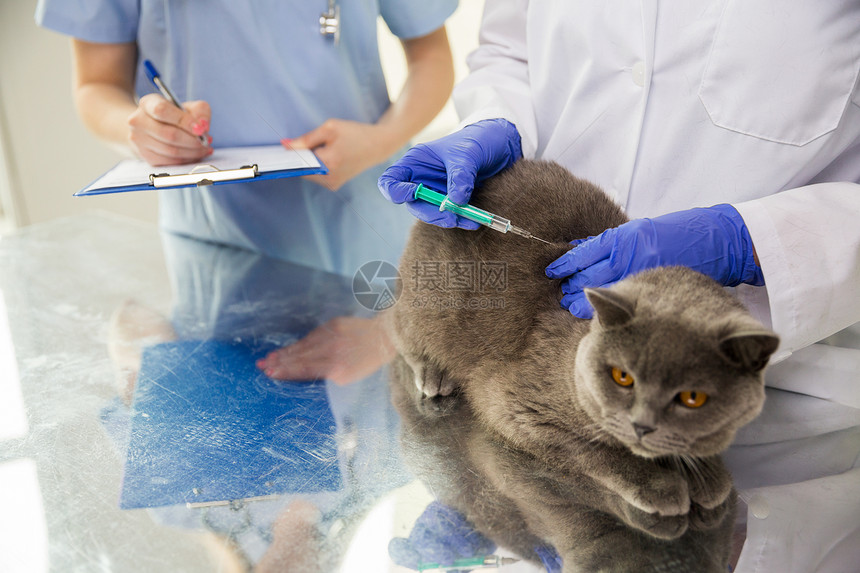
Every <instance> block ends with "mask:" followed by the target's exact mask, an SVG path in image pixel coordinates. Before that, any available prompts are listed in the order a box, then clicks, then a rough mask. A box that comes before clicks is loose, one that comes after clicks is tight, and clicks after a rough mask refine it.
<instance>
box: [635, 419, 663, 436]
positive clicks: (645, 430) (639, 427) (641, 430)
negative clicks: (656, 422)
mask: <svg viewBox="0 0 860 573" xmlns="http://www.w3.org/2000/svg"><path fill="white" fill-rule="evenodd" d="M633 429H634V430H635V431H636V436H637V437H638V438H639V439H642V436H644V435H645V434H650V433H651V432H653V431H654V430H656V429H657V428H652V427H651V426H645V425H643V424H637V423H635V422H634V423H633Z"/></svg>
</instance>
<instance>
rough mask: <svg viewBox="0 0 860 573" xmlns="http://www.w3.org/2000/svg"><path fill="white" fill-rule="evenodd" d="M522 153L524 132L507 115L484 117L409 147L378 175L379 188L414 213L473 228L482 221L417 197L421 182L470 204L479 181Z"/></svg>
mask: <svg viewBox="0 0 860 573" xmlns="http://www.w3.org/2000/svg"><path fill="white" fill-rule="evenodd" d="M522 156H523V151H522V144H521V142H520V133H519V132H518V131H517V128H516V126H514V124H512V123H510V122H509V121H507V120H504V119H485V120H483V121H479V122H477V123H473V124H472V125H467V126H466V127H464V128H463V129H461V130H460V131H457V132H454V133H452V134H451V135H446V136H445V137H442V138H440V139H437V140H435V141H430V142H428V143H420V144H418V145H416V146H415V147H413V148H412V149H410V150H409V151H407V152H406V153H405V154H404V155H403V157H401V158H400V159H399V160H398V161H397V162H396V163H394V165H392V166H391V167H389V168H388V169H386V170H385V172H384V173H383V174H382V176H381V177H380V178H379V190H380V191H381V192H382V194H383V195H385V198H386V199H388V200H389V201H392V202H394V203H404V202H405V203H406V207H407V209H409V212H410V213H412V214H413V215H415V216H416V217H418V218H419V219H421V220H422V221H425V222H427V223H432V224H434V225H438V226H440V227H460V228H461V229H469V230H474V229H477V228H478V227H480V225H478V223H475V222H474V221H470V220H468V219H464V218H463V217H460V216H458V215H455V214H454V213H451V212H449V211H440V210H439V207H437V206H436V205H431V204H430V203H426V202H424V201H415V199H414V194H415V189H416V188H417V187H418V184H419V183H423V184H424V185H425V186H427V187H429V188H431V189H434V190H436V191H439V192H440V193H444V192H445V191H446V190H447V193H448V196H449V197H450V199H451V201H453V202H454V203H457V204H458V205H465V204H467V203H468V202H469V199H470V198H471V196H472V190H473V189H474V188H475V184H476V183H480V182H481V181H483V180H484V179H487V178H488V177H492V176H493V175H495V174H496V173H498V172H499V171H502V170H503V169H505V168H507V167H510V166H511V165H513V164H514V162H515V161H517V160H518V159H520V158H521V157H522Z"/></svg>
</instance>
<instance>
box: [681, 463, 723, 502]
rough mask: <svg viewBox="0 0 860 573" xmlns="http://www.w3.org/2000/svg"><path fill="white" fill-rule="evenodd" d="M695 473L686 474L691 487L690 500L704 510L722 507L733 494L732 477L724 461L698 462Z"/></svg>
mask: <svg viewBox="0 0 860 573" xmlns="http://www.w3.org/2000/svg"><path fill="white" fill-rule="evenodd" d="M696 463H697V465H698V467H697V468H696V469H695V471H688V472H686V473H687V474H688V475H687V483H688V484H689V487H690V500H691V501H692V502H693V504H694V505H699V506H701V507H702V508H703V509H715V508H719V507H720V506H722V505H723V504H724V503H725V501H726V500H727V499H729V495H730V494H731V493H732V476H731V474H730V473H729V472H728V470H727V469H726V468H725V466H724V465H723V463H722V460H720V459H719V458H712V459H708V460H697V462H696Z"/></svg>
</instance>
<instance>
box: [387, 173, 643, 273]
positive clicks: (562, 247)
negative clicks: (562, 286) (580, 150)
mask: <svg viewBox="0 0 860 573" xmlns="http://www.w3.org/2000/svg"><path fill="white" fill-rule="evenodd" d="M470 204H472V205H474V206H476V207H480V208H481V209H484V210H486V211H489V212H491V213H494V214H496V215H499V216H501V217H505V218H507V219H510V220H511V222H512V224H513V225H516V226H518V227H521V228H523V229H526V230H527V231H529V232H531V233H532V234H534V235H535V236H537V237H540V238H541V239H544V240H545V241H548V242H549V243H550V244H551V245H549V246H548V245H546V244H544V243H541V242H539V241H534V240H527V239H522V238H521V237H518V236H516V235H514V234H513V233H506V234H502V233H498V232H496V231H493V230H490V229H488V228H486V227H481V228H480V229H478V230H477V231H463V230H460V229H443V228H440V227H437V226H435V225H428V224H423V223H419V224H417V225H416V226H415V228H414V229H413V233H412V237H411V239H410V242H409V246H408V247H407V250H406V253H405V255H404V260H405V261H412V260H414V259H415V258H417V257H421V256H424V257H426V256H429V255H432V256H438V257H442V258H444V257H447V258H448V259H453V258H456V257H460V258H462V259H463V260H467V259H470V260H481V259H493V260H500V261H502V260H503V261H506V262H508V263H515V262H522V261H526V260H527V261H534V262H538V263H540V264H543V263H544V262H545V263H546V264H548V263H549V262H551V261H552V260H553V259H554V258H555V257H557V256H558V255H560V254H561V253H563V252H565V251H567V250H568V249H569V248H570V246H569V245H568V243H569V242H570V241H572V240H574V239H581V238H585V237H589V236H593V235H598V234H600V233H602V232H603V231H605V230H606V229H608V228H610V227H616V226H618V225H620V224H622V223H624V222H625V221H627V217H626V215H624V212H623V211H622V210H621V208H620V207H619V206H618V205H616V204H615V203H614V202H613V201H612V200H611V199H610V198H609V196H608V195H606V193H604V192H603V190H601V189H600V188H599V187H597V186H596V185H594V184H592V183H589V182H588V181H585V180H582V179H579V178H577V177H575V176H573V175H572V174H571V173H570V172H569V171H568V170H567V169H565V168H564V167H562V166H561V165H558V164H557V163H554V162H551V161H541V160H527V159H523V160H520V161H518V162H517V163H515V164H514V165H513V166H512V167H510V168H509V169H506V170H505V171H503V172H501V173H500V174H498V175H496V176H494V177H491V178H489V179H488V180H486V181H485V182H484V183H483V184H481V185H478V186H477V187H476V189H475V191H474V193H473V195H472V199H471V201H470ZM550 257H551V258H550ZM544 266H545V265H544Z"/></svg>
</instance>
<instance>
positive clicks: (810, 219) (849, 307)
mask: <svg viewBox="0 0 860 573" xmlns="http://www.w3.org/2000/svg"><path fill="white" fill-rule="evenodd" d="M735 207H736V208H737V210H738V212H739V213H740V214H741V216H742V217H743V218H744V221H745V222H746V224H747V228H748V229H749V232H750V235H751V236H752V239H753V243H754V245H755V248H756V254H757V255H758V258H759V262H760V264H761V268H762V272H763V273H764V278H765V284H766V298H767V302H766V309H767V310H769V314H770V316H769V320H770V323H771V325H772V327H773V329H774V331H775V332H777V333H778V334H779V335H780V337H781V339H782V342H781V345H780V349H779V351H778V353H777V355H776V356H775V359H776V360H779V359H780V358H784V357H786V356H788V354H790V353H791V352H794V351H795V350H798V349H800V348H803V347H805V346H808V345H810V344H813V343H815V342H817V341H819V340H821V339H823V338H825V337H827V336H830V335H831V334H834V333H835V332H838V331H839V330H842V329H843V328H846V327H848V326H850V325H852V324H854V323H856V322H860V221H858V217H860V184H857V183H852V182H832V183H819V184H816V185H808V186H804V187H798V188H795V189H788V190H786V191H782V192H780V193H776V194H774V195H770V196H768V197H763V198H761V199H755V200H752V201H748V202H744V203H740V204H737V205H735ZM763 290H764V289H757V288H753V287H751V288H749V289H739V295H740V296H741V298H742V299H745V300H744V302H746V303H747V306H749V307H750V308H752V309H753V310H754V312H755V307H756V306H761V305H762V303H763V297H762V295H763V294H764V293H762V292H761V291H763ZM755 291H759V292H755ZM759 310H761V309H759ZM765 312H766V311H765ZM759 318H762V317H761V316H759ZM765 322H767V320H765Z"/></svg>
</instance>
